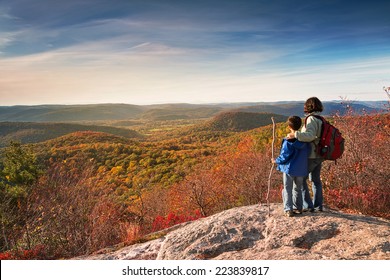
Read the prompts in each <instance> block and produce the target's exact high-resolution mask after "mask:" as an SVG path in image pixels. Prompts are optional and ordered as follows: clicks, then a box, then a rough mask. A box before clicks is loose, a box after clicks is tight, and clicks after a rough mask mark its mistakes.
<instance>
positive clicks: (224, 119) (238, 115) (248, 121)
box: [203, 111, 287, 132]
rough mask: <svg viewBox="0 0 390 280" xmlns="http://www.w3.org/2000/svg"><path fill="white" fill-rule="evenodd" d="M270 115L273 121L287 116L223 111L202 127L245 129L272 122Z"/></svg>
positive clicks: (236, 130) (222, 129)
mask: <svg viewBox="0 0 390 280" xmlns="http://www.w3.org/2000/svg"><path fill="white" fill-rule="evenodd" d="M271 117H274V120H275V122H284V121H286V119H287V117H286V116H282V115H276V114H270V113H252V112H240V111H235V112H223V113H220V114H218V115H217V116H215V117H214V118H212V119H211V120H210V121H208V122H207V123H206V124H205V125H203V128H204V129H206V130H216V131H234V132H240V131H247V130H251V129H254V128H258V127H261V126H266V125H269V124H271V123H272V120H271Z"/></svg>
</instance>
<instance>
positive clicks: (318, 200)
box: [302, 158, 324, 210]
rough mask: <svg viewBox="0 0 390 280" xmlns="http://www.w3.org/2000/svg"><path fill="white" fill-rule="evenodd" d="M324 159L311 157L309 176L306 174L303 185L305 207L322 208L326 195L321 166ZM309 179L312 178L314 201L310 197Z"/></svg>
mask: <svg viewBox="0 0 390 280" xmlns="http://www.w3.org/2000/svg"><path fill="white" fill-rule="evenodd" d="M322 162H323V159H318V158H313V159H311V158H309V176H306V177H305V178H304V179H303V187H302V197H303V208H309V209H314V208H318V209H319V210H322V208H323V205H322V203H323V201H324V196H323V193H322V183H321V167H322ZM307 179H310V181H311V182H312V190H313V201H312V200H311V198H310V192H309V187H308V185H307Z"/></svg>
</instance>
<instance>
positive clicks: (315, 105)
mask: <svg viewBox="0 0 390 280" xmlns="http://www.w3.org/2000/svg"><path fill="white" fill-rule="evenodd" d="M323 110H324V107H323V106H322V102H321V101H320V100H319V99H318V98H317V97H310V98H309V99H308V100H306V102H305V105H304V106H303V111H304V112H305V113H306V114H310V113H313V112H322V111H323Z"/></svg>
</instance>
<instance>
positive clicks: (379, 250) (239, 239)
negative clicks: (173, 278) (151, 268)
mask: <svg viewBox="0 0 390 280" xmlns="http://www.w3.org/2000/svg"><path fill="white" fill-rule="evenodd" d="M389 236H390V221H388V220H385V219H380V218H374V217H368V216H360V215H350V214H345V213H341V212H338V211H331V210H326V211H324V212H315V213H303V214H301V215H296V216H294V217H285V216H284V215H283V211H282V206H281V205H280V204H273V205H271V207H270V212H269V213H268V207H267V206H264V205H263V206H260V205H252V206H246V207H239V208H233V209H230V210H227V211H224V212H221V213H218V214H215V215H213V216H210V217H207V218H203V219H200V220H197V221H194V222H190V223H187V224H185V225H181V226H179V227H177V228H175V229H174V230H172V231H171V232H169V233H167V234H166V235H165V236H163V237H161V238H158V239H155V240H152V241H148V242H145V243H142V244H135V245H132V246H128V247H125V248H122V249H120V250H117V251H114V252H107V251H106V252H105V253H101V254H94V255H90V256H85V257H80V258H78V259H110V260H113V259H138V260H142V259H160V260H196V259H219V260H228V259H229V260H251V259H269V260H280V259H283V260H300V259H306V260H340V259H349V260H357V259H361V260H365V259H371V260H375V259H382V260H388V259H390V238H389Z"/></svg>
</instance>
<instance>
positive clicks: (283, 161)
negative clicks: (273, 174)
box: [275, 139, 311, 177]
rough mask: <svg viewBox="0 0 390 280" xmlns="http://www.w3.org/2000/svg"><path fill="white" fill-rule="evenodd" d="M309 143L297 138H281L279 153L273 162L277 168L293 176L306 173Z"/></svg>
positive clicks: (305, 174)
mask: <svg viewBox="0 0 390 280" xmlns="http://www.w3.org/2000/svg"><path fill="white" fill-rule="evenodd" d="M310 150H311V148H310V144H309V143H306V142H301V141H299V140H297V139H289V140H287V139H283V142H282V148H281V149H280V155H279V157H278V158H276V160H275V163H276V164H277V165H278V167H277V170H279V171H282V172H283V173H287V174H289V175H291V176H294V177H298V176H299V177H301V176H307V175H308V169H307V168H308V158H309V154H310Z"/></svg>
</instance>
